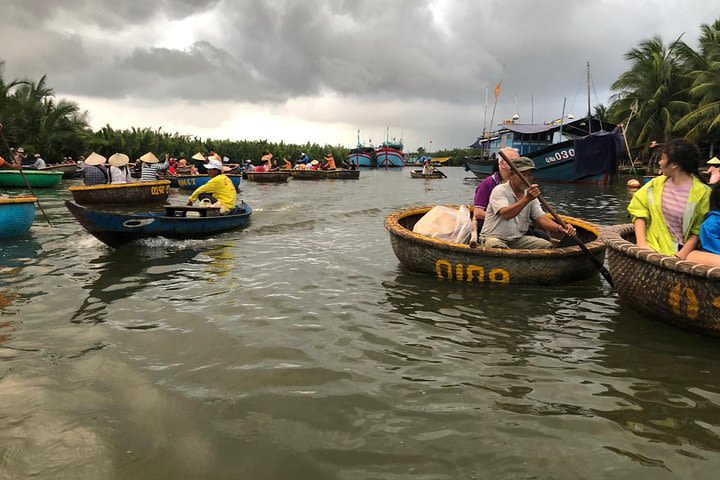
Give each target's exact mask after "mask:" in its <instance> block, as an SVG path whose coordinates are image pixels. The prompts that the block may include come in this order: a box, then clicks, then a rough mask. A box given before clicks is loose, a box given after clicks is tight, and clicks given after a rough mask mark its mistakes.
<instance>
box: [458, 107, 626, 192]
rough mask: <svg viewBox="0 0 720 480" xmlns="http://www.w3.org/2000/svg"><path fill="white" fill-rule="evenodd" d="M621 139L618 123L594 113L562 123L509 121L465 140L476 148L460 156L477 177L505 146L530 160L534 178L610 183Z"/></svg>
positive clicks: (487, 172)
mask: <svg viewBox="0 0 720 480" xmlns="http://www.w3.org/2000/svg"><path fill="white" fill-rule="evenodd" d="M588 125H590V128H588ZM622 141H623V140H622V132H621V130H620V129H619V128H616V126H615V125H613V124H610V123H607V122H601V121H599V120H596V119H592V120H591V121H590V122H588V120H587V119H580V120H576V121H574V122H571V123H567V124H564V125H563V124H559V125H558V124H548V125H544V124H543V125H538V124H517V123H509V124H504V125H502V127H501V128H500V129H499V130H498V131H497V132H493V133H492V134H490V135H486V136H485V137H484V138H478V139H477V140H476V141H475V143H473V144H472V145H470V147H471V148H478V149H480V151H481V154H480V155H476V156H472V157H468V158H466V161H465V165H466V168H467V169H469V170H471V171H472V172H473V173H474V174H475V176H477V177H478V178H485V177H487V176H489V175H492V173H493V166H494V164H495V158H494V156H495V154H497V152H498V151H499V150H501V149H503V148H506V147H511V148H516V149H517V150H518V152H519V153H520V155H522V156H525V157H528V158H530V159H531V160H532V161H533V162H534V163H535V168H536V169H537V170H536V171H535V178H536V179H538V180H545V181H553V182H573V183H610V182H611V181H612V180H613V178H614V177H615V175H616V172H617V165H618V161H619V159H620V152H621V146H622Z"/></svg>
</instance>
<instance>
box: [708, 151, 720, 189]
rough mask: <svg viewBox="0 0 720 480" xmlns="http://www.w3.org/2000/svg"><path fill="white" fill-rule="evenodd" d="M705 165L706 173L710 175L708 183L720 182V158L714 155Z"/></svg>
mask: <svg viewBox="0 0 720 480" xmlns="http://www.w3.org/2000/svg"><path fill="white" fill-rule="evenodd" d="M705 166H706V167H707V170H705V173H707V174H708V175H710V179H709V180H708V185H715V184H716V183H720V160H718V158H717V157H713V158H711V159H710V160H708V161H707V163H706V164H705Z"/></svg>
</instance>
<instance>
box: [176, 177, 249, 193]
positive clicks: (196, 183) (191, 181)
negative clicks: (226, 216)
mask: <svg viewBox="0 0 720 480" xmlns="http://www.w3.org/2000/svg"><path fill="white" fill-rule="evenodd" d="M224 175H225V176H227V177H228V178H230V180H231V181H232V183H233V185H235V188H240V179H241V178H242V176H241V175H240V174H239V173H238V174H224ZM169 180H170V185H172V184H173V183H174V182H177V186H178V188H179V189H180V190H195V189H196V188H198V187H201V186H203V185H205V184H206V183H207V182H209V181H210V177H209V176H207V175H176V176H175V177H172V178H169Z"/></svg>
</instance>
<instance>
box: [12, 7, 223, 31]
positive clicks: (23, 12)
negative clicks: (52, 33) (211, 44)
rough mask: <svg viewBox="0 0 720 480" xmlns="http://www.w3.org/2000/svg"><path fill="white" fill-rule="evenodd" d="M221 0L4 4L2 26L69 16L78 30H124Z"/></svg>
mask: <svg viewBox="0 0 720 480" xmlns="http://www.w3.org/2000/svg"><path fill="white" fill-rule="evenodd" d="M218 2H219V0H61V1H55V0H4V1H3V7H2V9H3V17H4V19H0V22H2V23H5V22H8V23H17V22H19V23H21V24H29V25H37V23H42V22H44V21H52V20H53V19H54V18H56V17H57V15H58V13H62V12H65V13H69V14H70V16H71V17H72V18H74V19H75V20H76V22H77V26H78V28H79V29H80V28H82V27H83V26H85V25H88V24H96V25H102V26H105V27H112V28H115V27H122V26H125V25H128V24H137V23H144V22H146V21H147V20H148V19H151V18H153V17H155V16H156V15H157V14H158V13H162V14H163V15H165V16H167V17H169V18H184V17H186V16H189V15H192V14H194V13H198V12H203V11H206V10H208V9H211V8H213V7H214V6H215V5H216V4H217V3H218ZM29 25H28V26H29Z"/></svg>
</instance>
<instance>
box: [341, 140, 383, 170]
mask: <svg viewBox="0 0 720 480" xmlns="http://www.w3.org/2000/svg"><path fill="white" fill-rule="evenodd" d="M347 162H348V163H349V164H350V165H355V167H356V168H357V167H365V168H375V167H376V163H375V149H374V148H373V147H364V146H362V145H358V146H357V147H356V148H353V149H352V150H350V152H349V153H348V156H347Z"/></svg>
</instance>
